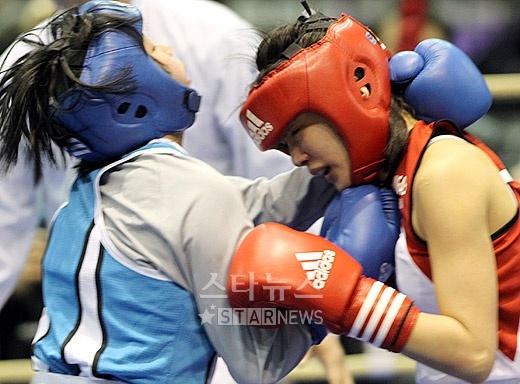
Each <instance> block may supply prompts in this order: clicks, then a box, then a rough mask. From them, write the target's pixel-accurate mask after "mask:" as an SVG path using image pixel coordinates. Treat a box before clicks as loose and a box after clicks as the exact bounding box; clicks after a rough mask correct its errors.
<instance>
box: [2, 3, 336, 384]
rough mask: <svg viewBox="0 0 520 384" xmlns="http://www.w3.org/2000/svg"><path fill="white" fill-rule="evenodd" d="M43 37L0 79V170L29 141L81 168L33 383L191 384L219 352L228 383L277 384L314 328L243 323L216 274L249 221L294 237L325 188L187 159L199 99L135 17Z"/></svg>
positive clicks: (31, 147)
mask: <svg viewBox="0 0 520 384" xmlns="http://www.w3.org/2000/svg"><path fill="white" fill-rule="evenodd" d="M45 28H46V29H45V30H47V28H52V36H50V37H51V38H50V39H48V41H50V42H49V43H46V44H44V43H41V42H39V41H38V42H33V44H32V45H31V48H32V50H31V51H30V52H29V53H28V54H27V55H26V56H24V57H22V58H20V59H19V60H18V61H17V63H16V65H15V66H13V67H11V68H10V69H9V70H8V71H6V72H5V76H4V77H3V79H4V80H0V120H1V121H3V123H4V124H3V125H2V126H1V127H0V132H1V133H0V136H1V137H0V139H1V144H0V145H2V149H5V150H6V151H5V152H2V153H1V154H0V161H2V160H3V161H4V163H5V162H8V163H9V160H11V161H13V160H16V155H17V153H18V150H19V148H20V147H21V146H20V143H23V144H25V143H27V145H28V149H27V150H28V153H29V154H31V155H32V156H33V160H34V161H35V164H36V165H37V166H38V164H39V163H40V161H42V160H47V158H51V156H52V155H53V152H52V149H51V145H50V144H51V141H52V140H54V141H56V142H57V143H59V144H60V145H62V147H64V148H65V149H67V150H69V151H70V152H72V153H73V154H74V155H75V156H77V157H78V158H80V159H82V160H83V161H82V163H81V165H80V170H79V171H80V172H79V173H78V175H77V177H76V179H75V180H74V184H73V185H72V187H71V189H70V191H69V195H68V202H67V203H66V204H64V205H63V206H62V207H61V208H60V209H59V211H58V212H57V213H56V214H55V215H54V219H53V222H52V228H51V231H50V237H49V241H48V244H47V247H46V250H45V254H44V256H43V261H42V265H41V266H42V274H41V276H42V292H43V304H44V310H43V311H42V317H41V319H40V321H39V324H38V330H37V332H36V335H35V337H34V340H33V345H32V347H33V348H32V352H33V356H32V359H31V361H32V363H33V368H34V370H35V371H37V372H36V374H35V376H34V379H33V380H32V383H33V384H35V383H38V384H55V383H57V382H61V383H78V382H82V383H83V382H84V383H96V384H100V383H104V382H106V383H114V382H124V383H134V384H163V383H164V384H168V383H172V382H175V383H200V384H202V383H206V382H208V379H209V377H210V375H211V372H212V368H213V362H214V358H215V357H216V356H221V357H222V358H223V359H224V361H225V362H226V363H227V365H228V367H229V370H230V372H231V373H232V375H233V377H234V378H235V380H236V381H237V382H240V383H247V382H254V383H258V382H269V383H272V382H278V381H280V380H281V379H282V378H283V376H285V375H286V374H287V373H288V372H290V371H291V370H292V369H293V368H294V367H295V366H296V365H297V364H298V363H299V361H300V360H301V358H303V356H304V355H305V353H306V352H307V350H308V349H309V348H310V347H311V346H312V345H313V344H316V343H318V342H319V341H321V340H322V339H323V337H324V336H325V335H326V333H327V332H326V329H325V328H324V327H323V326H322V325H320V324H314V323H311V322H309V321H308V320H307V321H306V322H302V323H295V324H291V326H290V327H282V328H280V329H276V330H272V329H269V330H267V329H265V330H258V329H254V328H252V327H250V326H249V323H248V322H246V323H242V322H241V320H240V319H239V318H238V317H235V316H234V314H233V313H232V312H231V308H230V306H229V302H228V300H227V295H226V290H225V286H226V282H227V275H228V268H229V265H230V261H231V259H232V258H233V256H234V254H235V251H236V249H237V247H238V244H239V243H240V242H241V240H242V238H243V237H244V236H245V234H246V233H248V232H249V231H250V230H251V229H252V228H253V226H254V225H255V224H256V223H260V222H263V221H271V220H276V221H278V222H280V223H285V224H287V225H292V227H294V228H298V229H304V228H306V226H308V225H310V224H311V223H312V222H313V221H315V220H316V219H317V218H318V217H319V216H321V215H322V214H323V212H324V210H325V207H326V205H327V204H328V202H329V201H330V199H331V198H332V195H333V194H334V190H333V189H332V188H330V187H329V188H327V185H326V183H324V181H319V180H313V179H312V178H311V177H310V176H309V175H307V172H306V171H304V170H302V171H299V170H297V169H294V170H293V171H292V172H288V173H286V174H283V175H280V176H278V177H276V178H274V179H272V180H267V179H259V180H254V181H248V180H244V179H240V178H235V177H226V176H224V175H222V174H221V173H219V172H217V171H216V170H215V169H214V168H213V167H211V166H209V165H208V164H206V163H204V162H203V161H200V160H199V159H197V158H195V157H193V156H190V155H189V154H188V153H187V151H186V150H185V149H184V148H183V147H182V146H181V141H182V140H181V139H182V131H183V130H184V129H185V128H187V127H188V126H189V125H190V124H191V122H192V120H193V115H194V112H195V110H196V109H197V108H196V107H197V101H198V97H197V95H196V94H195V93H194V92H193V91H192V90H191V89H190V88H188V87H186V86H185V85H184V84H187V83H188V81H187V79H186V72H185V71H184V70H183V67H182V66H181V65H180V64H181V63H180V62H178V61H176V59H175V58H174V57H172V56H171V55H168V51H167V50H166V49H165V48H164V47H161V46H153V44H151V43H150V42H149V41H148V40H147V39H146V38H143V40H142V41H141V34H140V16H139V14H138V13H137V12H136V11H135V10H134V9H133V8H129V7H126V6H122V5H121V4H119V3H117V2H109V1H95V2H89V3H87V4H86V5H85V6H84V7H80V8H78V7H73V8H70V9H67V10H65V11H64V12H62V13H61V14H59V15H58V16H56V17H55V18H54V20H53V21H52V23H51V24H50V26H46V27H45ZM40 32H41V31H40ZM27 39H28V40H29V39H30V36H27ZM145 52H148V54H149V56H148V55H146V54H145ZM152 59H153V60H152ZM154 61H155V62H157V63H158V64H159V65H157V64H156V63H155V62H154ZM161 67H162V68H164V70H166V72H165V71H164V70H163V69H162V68H161ZM168 75H171V76H172V77H173V78H174V79H175V80H173V79H170V78H169V77H168ZM176 80H177V81H176ZM1 81H3V82H1ZM26 119H27V120H28V121H26ZM78 143H79V144H78ZM76 144H78V145H77V146H75V145H76ZM13 145H14V147H11V146H13ZM280 191H283V198H280ZM286 200H287V201H286ZM253 220H255V221H254V222H253ZM237 289H240V288H239V287H237ZM217 312H218V313H220V314H221V315H218V316H219V318H217V317H214V316H215V313H217ZM281 321H282V320H280V325H282V324H283V323H281ZM221 324H222V325H228V326H226V327H222V326H220V325H221Z"/></svg>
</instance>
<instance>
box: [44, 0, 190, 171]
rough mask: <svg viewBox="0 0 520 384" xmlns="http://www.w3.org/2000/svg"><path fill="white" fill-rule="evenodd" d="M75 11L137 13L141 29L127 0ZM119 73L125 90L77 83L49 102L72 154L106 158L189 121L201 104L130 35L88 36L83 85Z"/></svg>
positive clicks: (98, 0)
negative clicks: (125, 79)
mask: <svg viewBox="0 0 520 384" xmlns="http://www.w3.org/2000/svg"><path fill="white" fill-rule="evenodd" d="M79 14H80V15H88V14H92V15H94V16H95V15H96V14H111V15H115V16H123V17H125V18H126V17H128V18H129V19H135V20H137V21H136V22H134V23H133V24H132V25H133V27H135V29H136V30H137V31H139V32H140V33H142V18H141V14H140V12H139V10H138V9H137V8H135V7H132V6H129V5H126V4H122V3H119V2H115V1H106V0H93V1H89V2H87V3H85V4H84V5H82V6H81V7H80V8H79ZM122 73H127V74H128V75H129V79H130V81H131V85H132V86H131V87H130V89H129V90H128V91H126V92H123V93H108V92H103V91H98V90H96V89H94V88H89V87H84V86H81V85H76V86H75V87H74V88H72V89H70V90H68V91H66V92H64V93H63V94H61V95H60V96H59V97H58V100H57V101H55V103H54V105H53V106H52V108H53V109H54V111H53V112H54V115H53V119H54V121H56V122H57V123H59V124H60V125H62V126H63V127H65V128H66V129H67V130H68V131H69V132H70V133H71V136H67V137H65V138H62V139H60V141H59V142H60V144H61V145H62V146H64V148H65V149H66V150H67V151H68V152H69V153H71V154H72V155H73V156H75V157H77V158H80V159H83V160H86V161H88V162H95V163H99V162H105V161H107V160H110V159H113V158H117V157H120V156H122V155H124V154H125V153H128V152H129V151H131V150H133V149H135V148H138V147H140V146H142V145H144V144H146V143H147V142H148V141H150V140H152V139H155V138H159V137H162V136H164V135H166V134H169V133H177V132H182V131H184V130H185V129H186V128H188V127H190V126H191V125H192V124H193V121H194V119H195V113H196V112H197V111H198V108H199V104H200V96H199V95H198V94H197V93H196V92H195V90H193V89H191V88H189V87H187V86H185V85H183V84H181V83H180V82H178V81H176V80H175V79H173V78H172V77H171V76H170V75H169V74H168V73H167V72H166V71H165V70H164V69H163V68H161V67H160V66H159V65H158V64H157V63H156V62H155V61H154V60H153V59H152V58H151V57H150V56H149V55H148V54H147V53H146V52H145V51H144V50H143V48H142V46H140V45H139V44H138V43H137V42H136V41H135V39H134V38H133V37H132V36H130V35H128V34H127V33H125V32H123V31H121V30H118V29H110V30H108V31H107V32H105V33H103V34H101V35H99V36H96V37H95V38H94V39H93V40H92V41H91V42H90V45H89V47H88V50H87V52H86V56H85V59H84V62H83V68H82V72H81V76H80V78H79V80H80V81H81V83H82V84H85V85H87V86H98V85H105V84H107V83H110V82H111V81H114V80H116V79H117V77H118V76H120V75H121V74H122ZM56 104H57V105H56Z"/></svg>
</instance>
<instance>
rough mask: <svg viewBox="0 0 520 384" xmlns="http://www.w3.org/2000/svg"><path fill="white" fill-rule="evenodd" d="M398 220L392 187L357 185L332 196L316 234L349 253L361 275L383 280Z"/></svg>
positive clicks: (389, 265)
mask: <svg viewBox="0 0 520 384" xmlns="http://www.w3.org/2000/svg"><path fill="white" fill-rule="evenodd" d="M400 220H401V214H400V212H399V207H398V205H397V196H396V195H395V193H394V191H392V190H391V189H380V188H378V187H376V186H374V185H371V184H366V185H360V186H356V187H350V188H347V189H344V190H343V191H341V193H340V194H338V195H337V196H336V197H335V198H334V199H333V200H332V202H331V203H330V205H329V206H328V208H327V211H326V212H325V215H324V217H323V224H322V227H321V233H320V235H321V236H323V237H325V238H326V239H327V240H330V241H331V242H332V243H334V244H336V245H337V246H339V247H341V248H342V249H343V250H344V251H346V252H348V253H349V254H350V255H352V257H353V258H354V259H356V260H357V261H358V262H359V263H360V264H361V265H362V266H363V274H364V275H365V276H367V277H371V278H373V279H376V280H379V281H382V282H385V281H387V280H388V278H389V277H390V276H391V275H392V273H393V271H394V267H395V262H394V248H395V243H396V241H397V238H398V237H399V230H400Z"/></svg>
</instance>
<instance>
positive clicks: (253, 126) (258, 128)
mask: <svg viewBox="0 0 520 384" xmlns="http://www.w3.org/2000/svg"><path fill="white" fill-rule="evenodd" d="M246 117H247V131H248V132H249V136H251V138H252V139H253V141H254V142H255V144H257V145H260V144H262V142H263V141H264V139H265V138H266V137H267V136H268V135H269V134H270V133H271V131H272V130H273V126H272V124H271V123H269V122H265V121H263V120H261V119H260V118H258V116H256V115H255V114H254V113H253V112H251V110H250V109H248V110H247V111H246Z"/></svg>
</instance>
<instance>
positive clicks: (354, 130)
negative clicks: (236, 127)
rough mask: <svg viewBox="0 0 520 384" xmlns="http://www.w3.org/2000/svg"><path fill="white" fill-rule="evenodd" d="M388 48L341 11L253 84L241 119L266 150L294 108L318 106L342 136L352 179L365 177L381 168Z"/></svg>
mask: <svg viewBox="0 0 520 384" xmlns="http://www.w3.org/2000/svg"><path fill="white" fill-rule="evenodd" d="M390 56H391V55H390V52H389V51H388V50H387V49H386V47H385V45H384V44H382V43H381V42H380V41H379V39H378V38H377V36H375V35H374V34H373V33H372V32H371V31H370V30H369V29H368V28H367V27H365V26H364V25H362V24H361V23H359V22H358V21H357V20H355V19H354V18H352V17H351V16H349V15H342V17H341V18H340V19H339V20H337V21H336V22H334V23H333V24H331V25H330V27H329V28H328V30H327V34H326V35H325V36H324V37H323V38H322V39H321V40H320V41H318V42H316V43H315V44H313V45H311V46H309V47H307V48H304V49H302V50H300V51H299V52H297V53H296V54H295V55H294V56H293V57H291V59H289V60H288V61H287V62H285V63H283V64H282V65H280V66H279V67H278V68H276V69H275V70H273V71H271V72H270V73H269V74H268V75H267V76H265V78H264V79H262V81H261V82H260V84H258V85H256V86H255V87H253V89H252V90H251V92H250V93H249V96H248V98H247V100H246V102H245V103H244V105H243V107H242V110H241V112H240V120H241V122H242V124H243V125H244V127H245V128H246V130H247V131H248V133H249V135H250V136H251V138H252V139H253V140H254V141H255V143H256V144H257V145H258V147H259V148H260V149H261V150H263V151H265V150H267V149H272V148H277V146H278V143H279V141H280V140H281V138H282V136H283V134H284V132H285V130H286V129H287V127H288V125H289V123H290V122H291V121H292V120H293V119H294V118H296V117H297V116H298V115H299V114H301V113H304V112H314V113H317V114H319V115H321V116H323V117H325V118H326V119H328V120H329V121H330V122H331V123H332V124H333V125H334V126H335V128H336V129H337V130H338V131H339V133H340V134H341V136H342V137H343V139H344V141H345V145H346V147H347V150H348V152H349V155H350V162H351V167H352V182H353V184H363V183H369V182H371V181H372V180H373V179H374V178H375V176H376V174H377V172H378V171H379V170H380V169H381V166H382V163H383V161H384V158H385V154H384V153H385V149H386V146H387V144H388V141H389V135H390V130H389V116H390V97H391V91H390V72H389V66H388V59H389V58H390ZM363 87H367V89H368V90H369V92H370V94H369V96H368V97H366V96H363V94H362V88H363ZM277 149H279V148H277Z"/></svg>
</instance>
